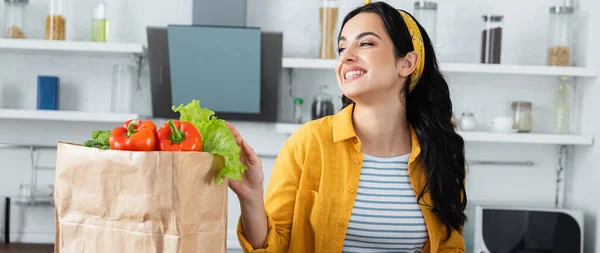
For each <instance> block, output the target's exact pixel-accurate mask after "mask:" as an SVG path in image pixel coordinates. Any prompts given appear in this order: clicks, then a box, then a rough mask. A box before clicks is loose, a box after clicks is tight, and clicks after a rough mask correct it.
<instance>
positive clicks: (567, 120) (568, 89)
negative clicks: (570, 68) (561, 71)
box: [552, 76, 573, 134]
mask: <svg viewBox="0 0 600 253" xmlns="http://www.w3.org/2000/svg"><path fill="white" fill-rule="evenodd" d="M572 104H573V78H571V77H567V76H561V77H560V81H559V82H558V84H557V86H556V93H555V97H554V117H553V128H552V130H553V132H554V133H556V134H569V133H570V131H571V107H572V106H571V105H572Z"/></svg>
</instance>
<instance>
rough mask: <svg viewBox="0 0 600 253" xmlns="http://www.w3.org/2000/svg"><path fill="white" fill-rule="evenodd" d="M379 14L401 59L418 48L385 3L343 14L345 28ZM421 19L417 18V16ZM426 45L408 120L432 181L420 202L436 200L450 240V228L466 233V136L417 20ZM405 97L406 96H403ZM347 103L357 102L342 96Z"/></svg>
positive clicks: (408, 96)
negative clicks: (360, 17) (454, 116)
mask: <svg viewBox="0 0 600 253" xmlns="http://www.w3.org/2000/svg"><path fill="white" fill-rule="evenodd" d="M363 12H369V13H375V14H377V15H379V17H381V19H382V20H383V24H384V26H385V29H386V31H387V33H388V35H389V36H390V38H391V39H392V42H393V44H394V52H393V53H394V54H395V56H396V58H397V59H400V58H402V57H404V56H405V55H406V54H407V53H408V52H411V51H413V50H414V47H413V44H412V40H411V37H410V34H409V32H408V28H407V27H406V24H405V23H404V20H403V19H402V16H401V14H400V13H399V12H398V10H396V9H395V8H393V7H392V6H390V5H389V4H386V3H384V2H375V3H371V4H368V5H365V6H361V7H358V8H356V9H354V10H353V11H351V12H350V13H348V15H346V17H345V18H344V21H343V23H342V26H341V29H340V33H341V30H342V29H343V27H344V25H345V24H346V22H348V20H350V19H351V18H352V17H354V16H356V15H357V14H359V13H363ZM409 15H410V14H409ZM415 20H416V19H415ZM417 25H418V26H419V29H420V30H421V34H422V36H423V43H424V44H425V57H424V59H421V60H424V61H425V67H424V70H423V75H422V77H421V79H420V81H419V83H418V84H417V85H416V87H415V88H414V89H413V90H412V92H410V93H409V91H408V87H409V85H408V84H409V83H410V77H409V78H407V80H406V83H405V84H404V89H403V90H402V93H404V94H405V97H404V98H405V104H406V118H407V120H408V123H409V124H410V125H411V126H412V128H413V129H414V131H415V134H416V135H417V138H418V139H419V145H420V147H421V153H420V154H419V157H418V158H417V159H418V161H419V162H421V163H422V164H423V165H424V168H425V174H424V176H426V177H427V181H426V182H427V183H426V185H425V187H424V188H423V190H422V191H421V192H419V193H418V198H417V199H418V201H419V203H421V204H423V203H422V202H421V201H420V200H421V199H422V197H423V195H424V194H425V193H426V192H427V191H428V192H429V193H430V196H431V200H432V202H433V203H425V204H426V205H430V206H431V207H432V210H433V213H434V214H435V215H437V217H438V218H439V219H440V220H441V222H442V223H443V224H444V225H445V226H446V228H447V229H446V232H447V233H446V239H448V238H449V237H450V234H451V231H452V230H453V229H454V230H457V231H459V232H460V233H462V228H463V226H464V223H465V222H466V221H467V217H466V215H465V213H464V210H465V208H466V206H467V196H466V192H465V177H466V170H465V169H466V168H465V166H466V164H465V154H464V140H463V139H462V137H461V136H460V135H458V134H457V133H456V132H455V130H454V125H453V124H452V101H451V100H450V91H449V89H448V84H447V83H446V81H445V80H444V77H443V75H442V74H441V73H440V71H439V68H438V62H437V59H436V56H435V52H434V51H433V46H432V45H431V40H430V38H429V36H428V35H427V33H426V32H425V29H423V27H421V25H420V24H419V23H418V21H417ZM398 95H399V96H400V97H402V95H403V94H398ZM342 102H343V107H346V106H348V105H350V104H353V103H354V101H352V100H351V99H349V98H348V97H346V96H342Z"/></svg>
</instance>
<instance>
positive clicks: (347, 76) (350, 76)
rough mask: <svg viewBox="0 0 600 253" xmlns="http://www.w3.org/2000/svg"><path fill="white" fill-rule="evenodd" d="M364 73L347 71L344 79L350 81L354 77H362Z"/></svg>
mask: <svg viewBox="0 0 600 253" xmlns="http://www.w3.org/2000/svg"><path fill="white" fill-rule="evenodd" d="M365 73H366V72H365V71H362V70H353V71H348V72H346V75H345V76H344V79H350V78H352V77H355V76H362V75H364V74H365Z"/></svg>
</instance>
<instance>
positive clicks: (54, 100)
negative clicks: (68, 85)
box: [37, 76, 59, 110]
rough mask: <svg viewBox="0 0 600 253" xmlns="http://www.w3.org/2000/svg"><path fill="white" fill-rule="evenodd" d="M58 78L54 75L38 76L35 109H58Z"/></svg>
mask: <svg viewBox="0 0 600 253" xmlns="http://www.w3.org/2000/svg"><path fill="white" fill-rule="evenodd" d="M58 86H59V78H58V77H56V76H38V86H37V109H38V110H58Z"/></svg>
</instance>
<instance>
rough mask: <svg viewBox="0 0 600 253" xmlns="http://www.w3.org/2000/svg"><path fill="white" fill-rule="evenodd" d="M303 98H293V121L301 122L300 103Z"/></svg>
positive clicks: (302, 101)
mask: <svg viewBox="0 0 600 253" xmlns="http://www.w3.org/2000/svg"><path fill="white" fill-rule="evenodd" d="M303 103H304V100H302V99H301V98H295V99H294V123H296V124H302V104H303Z"/></svg>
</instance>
